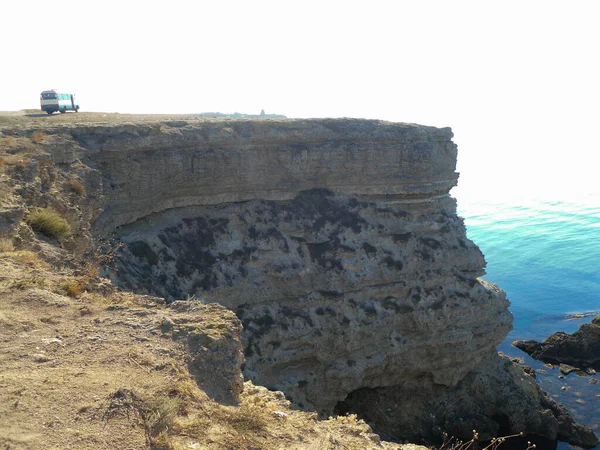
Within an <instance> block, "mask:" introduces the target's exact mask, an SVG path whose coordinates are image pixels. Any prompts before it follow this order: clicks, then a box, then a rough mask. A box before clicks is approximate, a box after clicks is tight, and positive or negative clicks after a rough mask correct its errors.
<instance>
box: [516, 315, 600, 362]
mask: <svg viewBox="0 0 600 450" xmlns="http://www.w3.org/2000/svg"><path fill="white" fill-rule="evenodd" d="M513 345H514V346H515V347H517V348H519V349H521V350H523V351H524V352H526V353H528V354H530V355H531V357H532V358H535V359H538V360H540V361H544V362H547V363H552V364H561V365H562V364H567V365H570V366H573V367H576V368H579V369H588V368H590V369H594V370H600V316H597V317H595V318H594V319H593V320H592V323H590V324H583V325H581V327H580V328H579V330H577V331H576V332H575V333H573V334H567V333H564V332H558V333H554V334H553V335H551V336H550V337H548V338H547V339H546V340H544V341H543V342H541V343H540V342H537V341H515V342H513Z"/></svg>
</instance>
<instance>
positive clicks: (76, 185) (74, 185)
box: [68, 180, 85, 197]
mask: <svg viewBox="0 0 600 450" xmlns="http://www.w3.org/2000/svg"><path fill="white" fill-rule="evenodd" d="M68 185H69V187H70V188H71V190H72V191H73V192H75V193H76V194H77V195H79V196H80V197H84V196H85V187H83V184H81V183H80V182H79V181H77V180H69V182H68Z"/></svg>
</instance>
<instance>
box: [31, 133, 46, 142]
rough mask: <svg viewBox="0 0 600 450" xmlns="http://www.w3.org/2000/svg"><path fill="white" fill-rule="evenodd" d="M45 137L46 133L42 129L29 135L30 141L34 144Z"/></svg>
mask: <svg viewBox="0 0 600 450" xmlns="http://www.w3.org/2000/svg"><path fill="white" fill-rule="evenodd" d="M45 137H46V133H44V132H43V131H34V132H33V134H32V135H31V142H33V143H34V144H39V143H40V142H42V141H43V140H44V138H45Z"/></svg>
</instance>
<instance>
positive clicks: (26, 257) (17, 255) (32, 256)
mask: <svg viewBox="0 0 600 450" xmlns="http://www.w3.org/2000/svg"><path fill="white" fill-rule="evenodd" d="M0 258H10V259H12V260H14V261H17V262H19V263H21V264H24V265H26V266H28V267H30V268H33V269H48V268H50V266H49V265H48V264H47V263H45V262H44V261H42V260H41V259H40V257H39V256H38V254H37V253H34V252H32V251H29V250H17V251H6V252H2V253H1V255H0Z"/></svg>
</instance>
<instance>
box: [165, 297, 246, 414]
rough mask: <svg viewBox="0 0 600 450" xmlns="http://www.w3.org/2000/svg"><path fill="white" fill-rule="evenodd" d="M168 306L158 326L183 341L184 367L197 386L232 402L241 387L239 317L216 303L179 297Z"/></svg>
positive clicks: (216, 396) (227, 401)
mask: <svg viewBox="0 0 600 450" xmlns="http://www.w3.org/2000/svg"><path fill="white" fill-rule="evenodd" d="M171 310H172V313H171V314H170V315H169V316H168V317H165V318H164V319H163V322H162V323H161V330H162V332H163V334H164V335H171V336H172V337H173V339H175V340H178V341H179V340H183V341H185V342H186V344H187V349H188V355H189V360H188V367H189V369H190V373H191V374H192V375H193V376H194V377H195V378H196V382H197V383H198V386H200V387H201V388H202V389H203V390H204V392H206V393H207V394H208V395H209V396H210V397H212V398H213V399H214V400H216V401H218V402H220V403H225V404H235V403H236V402H237V401H238V400H239V396H240V394H241V393H242V391H243V389H244V379H243V377H242V373H241V366H242V363H243V361H244V355H243V353H242V346H241V342H240V334H241V331H242V324H241V323H240V321H239V320H238V319H237V318H236V317H235V316H234V315H233V314H232V313H231V312H230V311H227V310H224V308H222V307H221V306H219V305H202V304H198V302H181V301H179V302H174V303H172V304H171ZM207 317H210V320H205V318H207Z"/></svg>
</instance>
